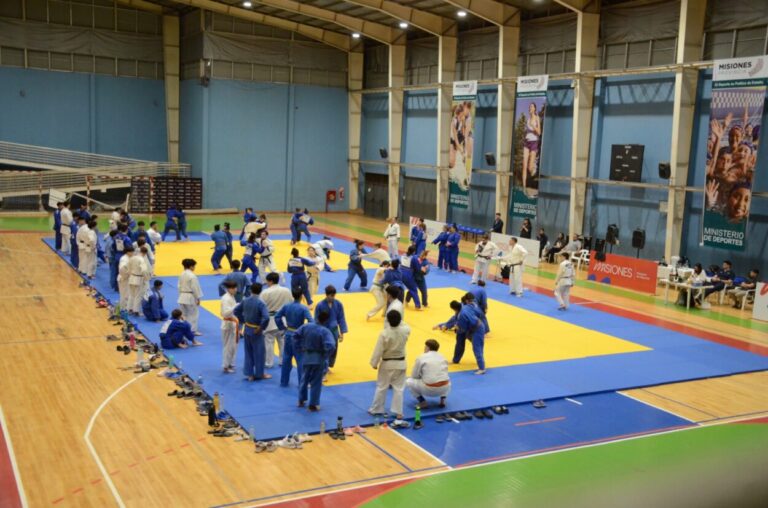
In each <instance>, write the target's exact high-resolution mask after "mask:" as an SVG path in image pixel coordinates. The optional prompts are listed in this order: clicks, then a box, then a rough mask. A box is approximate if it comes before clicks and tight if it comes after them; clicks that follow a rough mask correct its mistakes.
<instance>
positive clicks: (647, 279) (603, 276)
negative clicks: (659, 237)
mask: <svg viewBox="0 0 768 508" xmlns="http://www.w3.org/2000/svg"><path fill="white" fill-rule="evenodd" d="M657 271H658V270H657V264H656V262H655V261H648V260H647V259H638V258H631V257H627V256H619V255H618V254H606V255H605V260H603V261H600V260H598V259H597V253H596V252H595V251H592V252H591V254H590V257H589V275H588V276H587V279H588V280H592V281H596V282H601V283H603V284H610V285H612V286H619V287H623V288H627V289H634V290H635V291H641V292H643V293H648V294H651V295H653V294H656V272H657Z"/></svg>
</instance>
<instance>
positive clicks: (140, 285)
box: [128, 253, 149, 314]
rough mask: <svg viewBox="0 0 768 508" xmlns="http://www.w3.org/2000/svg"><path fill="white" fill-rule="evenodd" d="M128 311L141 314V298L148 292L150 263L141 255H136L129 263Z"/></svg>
mask: <svg viewBox="0 0 768 508" xmlns="http://www.w3.org/2000/svg"><path fill="white" fill-rule="evenodd" d="M128 273H129V277H128V310H129V311H130V312H134V313H136V314H139V313H140V312H141V297H142V296H143V295H144V293H145V292H146V288H145V282H146V281H147V277H148V276H149V263H148V262H147V258H145V257H144V256H142V255H141V254H136V253H134V255H133V256H131V260H130V261H129V262H128Z"/></svg>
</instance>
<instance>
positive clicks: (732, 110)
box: [701, 56, 768, 251]
mask: <svg viewBox="0 0 768 508" xmlns="http://www.w3.org/2000/svg"><path fill="white" fill-rule="evenodd" d="M766 84H768V56H758V57H752V58H734V59H731V60H717V61H715V63H714V72H713V75H712V101H711V106H710V109H711V111H710V116H709V137H708V138H707V163H706V187H705V192H704V217H703V219H702V221H701V222H702V241H703V243H704V245H707V246H710V247H719V248H721V249H728V250H736V251H740V250H744V248H745V246H746V240H747V238H746V231H747V222H748V221H749V209H750V203H751V201H752V186H753V184H754V179H755V171H756V170H757V167H756V162H757V148H758V145H759V138H760V124H761V119H762V116H763V104H764V102H765V88H766Z"/></svg>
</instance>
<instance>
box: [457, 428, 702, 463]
mask: <svg viewBox="0 0 768 508" xmlns="http://www.w3.org/2000/svg"><path fill="white" fill-rule="evenodd" d="M693 427H697V425H696V424H688V425H675V426H673V427H664V428H661V429H654V430H648V431H644V432H635V433H631V434H620V435H618V436H611V437H606V438H601V439H594V440H591V441H577V442H575V443H570V444H565V445H560V446H552V447H549V448H540V449H538V450H530V451H525V452H518V453H510V454H507V455H499V456H498V457H490V458H487V459H480V460H473V461H470V462H465V463H464V464H459V465H458V466H455V467H456V468H461V467H467V466H473V465H477V464H486V463H488V462H498V461H500V460H505V459H512V458H515V457H525V456H528V455H538V454H541V453H546V452H554V451H559V450H567V449H569V448H577V447H580V446H587V445H592V444H599V443H610V442H611V441H618V440H619V439H628V438H631V437H640V436H647V435H652V434H658V433H661V432H669V431H671V430H678V429H690V428H693Z"/></svg>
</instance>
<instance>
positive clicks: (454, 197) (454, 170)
mask: <svg viewBox="0 0 768 508" xmlns="http://www.w3.org/2000/svg"><path fill="white" fill-rule="evenodd" d="M476 100H477V81H456V82H455V83H453V102H452V106H451V144H450V147H449V150H450V152H449V155H448V168H449V172H448V174H449V181H450V183H449V184H448V185H449V193H450V194H449V197H448V204H449V205H450V206H452V207H453V208H468V207H469V186H470V185H471V182H472V151H473V150H474V147H475V142H474V140H475V136H474V120H475V101H476Z"/></svg>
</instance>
